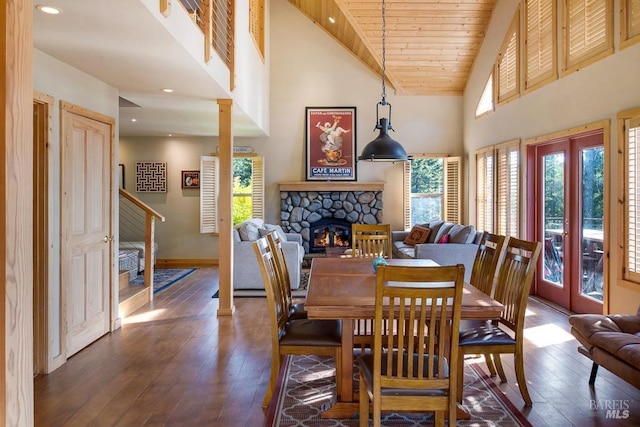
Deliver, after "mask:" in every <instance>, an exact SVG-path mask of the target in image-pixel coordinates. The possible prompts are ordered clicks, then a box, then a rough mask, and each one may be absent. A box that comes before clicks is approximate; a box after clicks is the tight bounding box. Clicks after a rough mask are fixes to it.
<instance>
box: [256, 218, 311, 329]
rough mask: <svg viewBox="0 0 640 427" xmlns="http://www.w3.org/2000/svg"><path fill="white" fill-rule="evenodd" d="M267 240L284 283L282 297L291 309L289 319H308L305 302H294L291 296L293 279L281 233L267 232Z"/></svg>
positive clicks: (289, 309)
mask: <svg viewBox="0 0 640 427" xmlns="http://www.w3.org/2000/svg"><path fill="white" fill-rule="evenodd" d="M266 237H267V242H268V243H269V247H270V248H271V252H273V256H274V258H275V261H276V269H277V272H278V280H280V281H281V283H282V292H281V297H282V298H283V304H284V306H285V308H286V309H287V310H288V311H289V319H306V318H307V312H306V310H305V309H304V302H296V303H294V302H293V298H292V297H291V280H290V278H289V277H290V276H289V268H288V267H287V259H286V258H285V255H284V249H283V248H282V240H281V239H280V235H279V234H278V233H277V232H276V231H271V232H269V233H268V234H267V236H266Z"/></svg>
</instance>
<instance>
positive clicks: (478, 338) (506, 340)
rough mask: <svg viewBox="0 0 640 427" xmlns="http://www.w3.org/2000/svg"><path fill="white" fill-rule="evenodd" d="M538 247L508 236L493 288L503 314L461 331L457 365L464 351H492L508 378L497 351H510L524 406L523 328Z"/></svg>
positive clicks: (527, 398) (528, 399)
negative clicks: (491, 320)
mask: <svg viewBox="0 0 640 427" xmlns="http://www.w3.org/2000/svg"><path fill="white" fill-rule="evenodd" d="M540 248H541V244H540V243H539V242H528V241H525V240H519V239H516V238H513V237H511V238H509V240H508V241H507V245H506V248H505V251H504V259H503V260H502V264H501V266H500V269H499V272H498V278H497V281H496V286H495V292H494V299H495V300H496V301H499V302H500V303H502V304H503V305H504V310H503V312H502V316H501V317H500V319H499V320H498V321H497V322H474V323H472V326H471V327H469V328H465V329H462V330H461V331H460V352H461V357H460V360H459V363H458V365H459V367H460V368H461V367H462V366H463V359H464V355H465V354H491V355H492V357H493V363H494V364H495V367H496V370H497V371H498V375H499V376H500V379H501V380H502V381H507V378H506V376H505V374H504V370H503V368H502V363H501V361H500V355H501V354H504V353H512V354H513V356H514V365H515V371H516V379H517V381H518V387H519V388H520V393H521V394H522V398H523V399H524V401H525V404H526V405H527V406H531V397H530V396H529V391H528V389H527V383H526V380H525V376H524V354H523V332H524V320H525V312H526V309H527V301H528V297H529V290H530V289H531V282H532V281H533V274H534V272H535V266H536V261H537V259H538V255H540ZM505 328H506V329H508V331H507V330H505ZM458 381H459V382H460V384H459V387H458V393H459V394H458V400H459V401H461V400H462V393H461V390H462V378H459V379H458Z"/></svg>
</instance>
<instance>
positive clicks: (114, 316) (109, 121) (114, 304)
mask: <svg viewBox="0 0 640 427" xmlns="http://www.w3.org/2000/svg"><path fill="white" fill-rule="evenodd" d="M59 110H60V141H61V153H60V154H61V156H60V158H61V161H62V159H63V158H64V154H63V152H62V147H63V146H64V141H65V138H66V137H67V133H68V132H69V129H68V128H67V125H66V117H67V115H68V114H69V113H71V114H75V115H78V116H82V117H85V118H87V119H91V120H95V121H97V122H100V123H104V124H106V125H108V126H109V129H110V132H109V192H108V194H109V199H110V204H111V209H110V217H111V218H110V220H109V223H110V225H109V227H110V233H109V235H111V236H113V235H114V230H116V224H115V218H116V215H115V209H116V201H115V196H114V194H116V192H117V191H118V189H117V186H116V185H115V182H114V180H115V178H114V177H115V172H114V168H115V160H114V159H115V126H116V119H114V118H113V117H109V116H107V115H105V114H101V113H98V112H95V111H92V110H89V109H87V108H84V107H81V106H79V105H75V104H72V103H70V102H66V101H60V107H59ZM61 165H62V163H61ZM62 166H63V165H62ZM61 183H62V180H61ZM61 185H62V184H61ZM61 207H62V201H61ZM60 222H61V226H62V225H63V224H62V215H60ZM116 240H117V239H112V240H111V241H110V242H109V245H110V249H109V283H108V286H109V308H110V309H109V325H110V328H109V330H110V331H114V330H115V329H116V328H117V327H118V326H119V319H118V298H117V294H116V293H115V292H114V289H115V286H116V285H117V284H116V283H115V279H116V278H117V277H118V275H117V272H116V271H115V268H116V266H115V262H116V260H117V257H116V256H115V249H114V248H115V246H114V243H115V242H116ZM61 243H62V242H61ZM60 253H61V257H60V274H61V280H60V318H61V323H62V325H61V328H60V341H61V343H62V344H61V345H62V353H63V356H64V358H65V359H66V358H67V354H68V348H67V342H68V340H67V335H68V333H69V331H68V329H67V324H68V322H67V307H66V295H67V292H68V289H67V285H66V284H65V283H64V281H63V280H62V268H63V259H62V251H61V252H60Z"/></svg>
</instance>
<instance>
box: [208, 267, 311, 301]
mask: <svg viewBox="0 0 640 427" xmlns="http://www.w3.org/2000/svg"><path fill="white" fill-rule="evenodd" d="M308 283H309V270H307V269H303V270H302V271H301V272H300V286H299V287H298V289H293V290H291V296H292V297H293V298H305V297H306V296H307V284H308ZM233 296H234V297H237V298H266V297H267V294H266V291H265V290H264V289H234V290H233ZM213 298H218V291H216V292H215V293H214V294H213Z"/></svg>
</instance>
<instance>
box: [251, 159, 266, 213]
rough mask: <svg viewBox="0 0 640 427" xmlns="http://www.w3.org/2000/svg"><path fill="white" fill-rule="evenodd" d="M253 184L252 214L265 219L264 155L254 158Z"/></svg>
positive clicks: (252, 166) (252, 168)
mask: <svg viewBox="0 0 640 427" xmlns="http://www.w3.org/2000/svg"><path fill="white" fill-rule="evenodd" d="M251 184H252V189H251V201H252V204H251V206H252V211H253V213H252V215H253V217H254V218H262V219H264V157H259V156H258V157H254V158H253V159H252V165H251Z"/></svg>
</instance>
